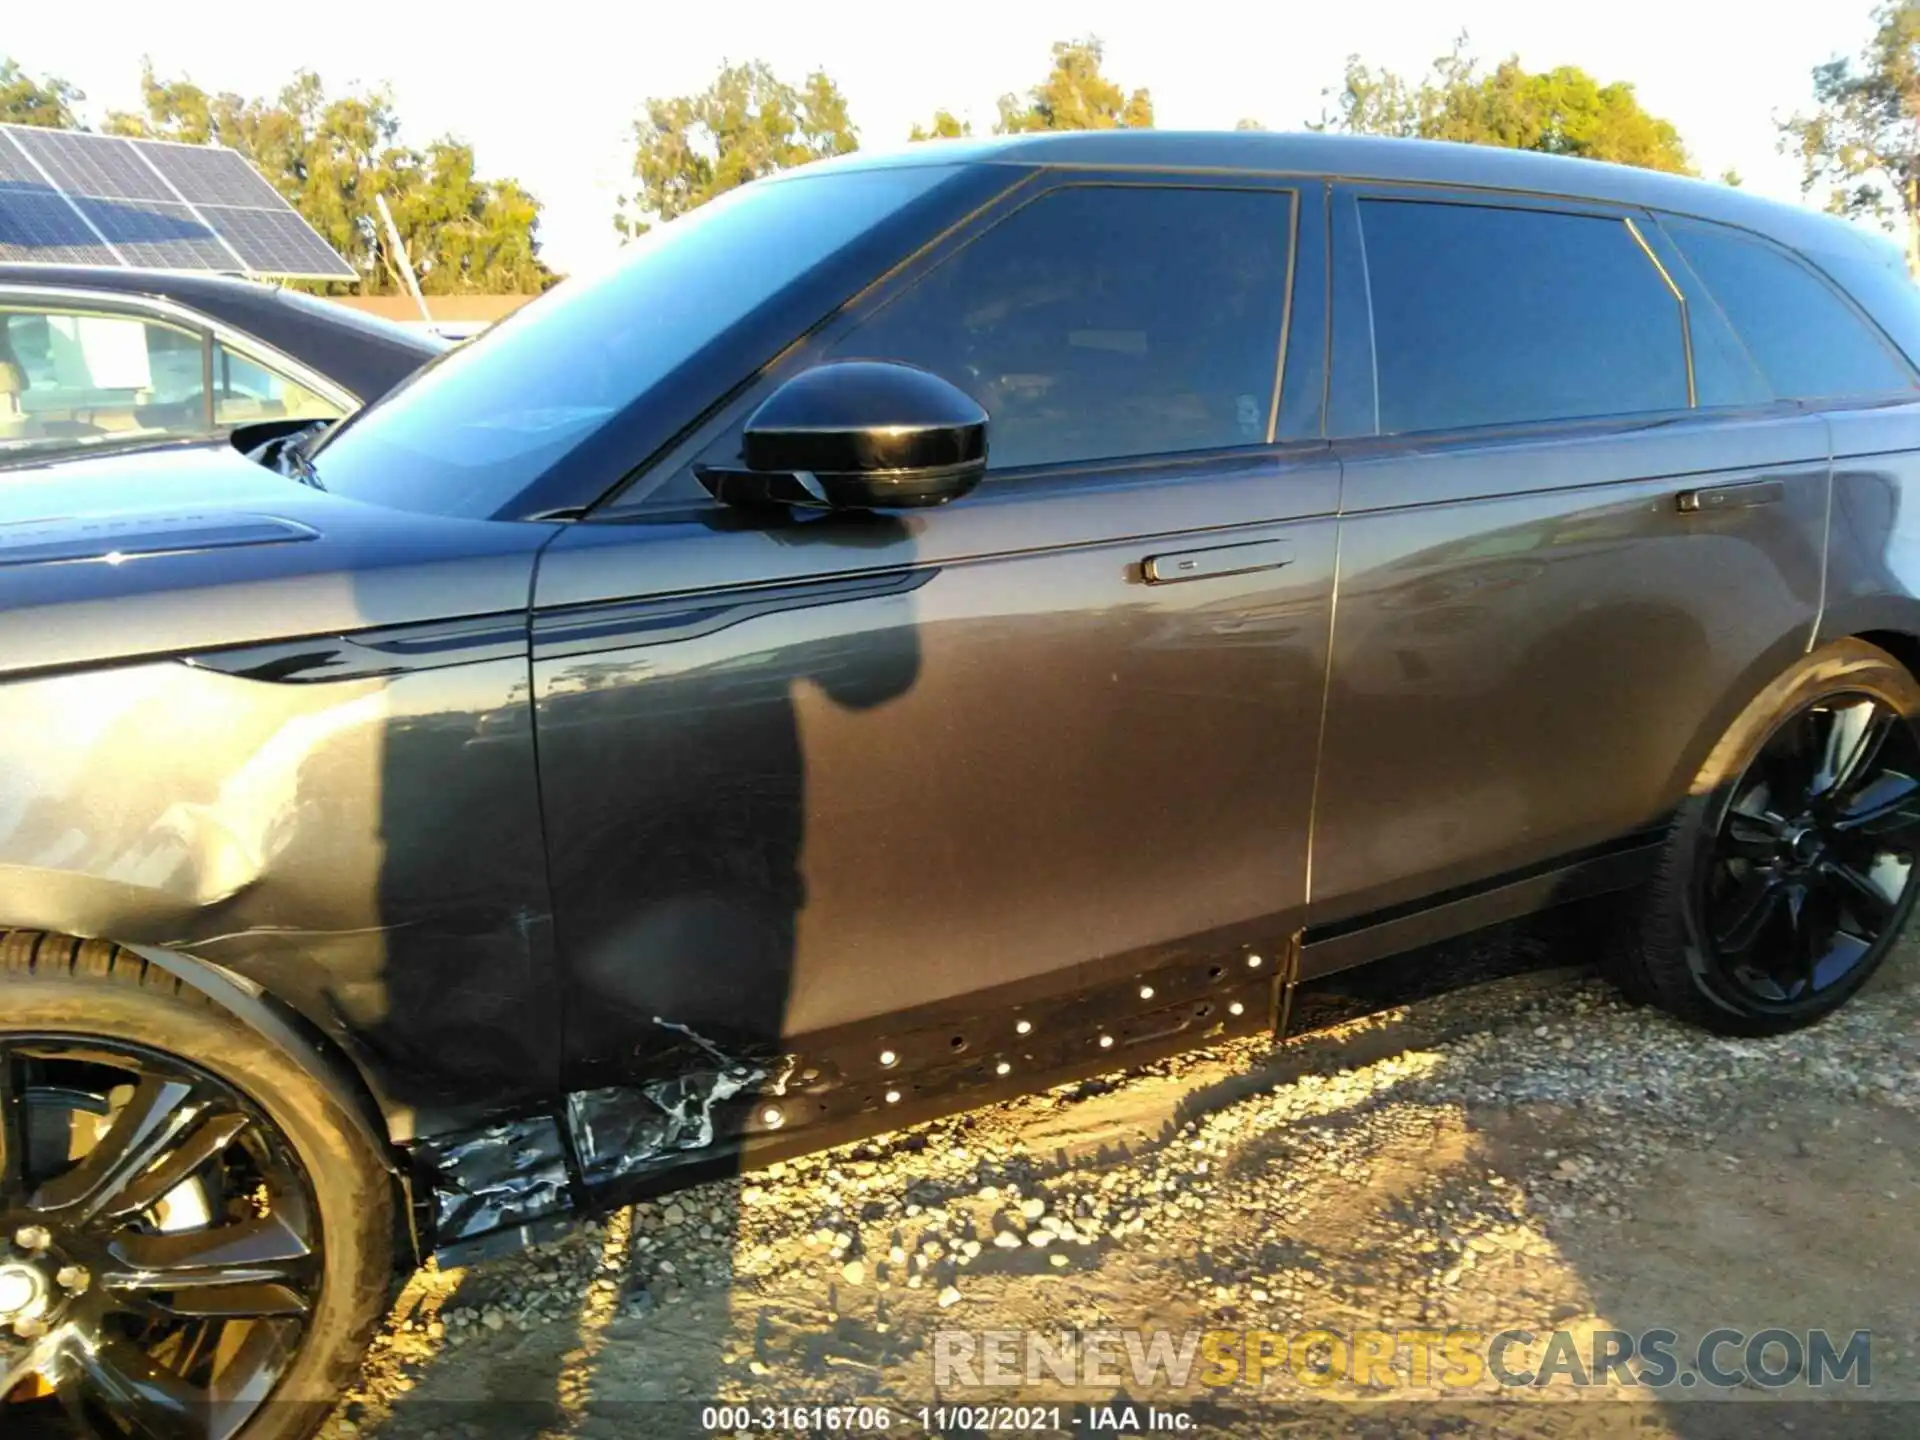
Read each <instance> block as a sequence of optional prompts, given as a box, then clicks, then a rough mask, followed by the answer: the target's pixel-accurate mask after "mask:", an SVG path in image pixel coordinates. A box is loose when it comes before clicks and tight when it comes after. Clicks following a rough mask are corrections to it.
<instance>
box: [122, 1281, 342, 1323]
mask: <svg viewBox="0 0 1920 1440" xmlns="http://www.w3.org/2000/svg"><path fill="white" fill-rule="evenodd" d="M140 1299H141V1306H142V1308H145V1309H147V1310H150V1311H153V1312H155V1313H159V1314H164V1315H170V1316H174V1317H176V1318H179V1319H183V1320H261V1319H266V1318H268V1317H269V1316H276V1315H305V1314H306V1313H307V1312H308V1311H309V1310H310V1309H311V1308H312V1307H311V1306H310V1305H309V1304H308V1303H307V1300H306V1297H305V1296H303V1295H301V1294H300V1292H299V1291H297V1290H295V1289H293V1288H292V1287H291V1286H288V1285H274V1284H267V1283H262V1282H248V1283H245V1284H238V1285H223V1284H212V1285H187V1286H183V1287H181V1288H180V1289H178V1290H156V1291H153V1292H151V1293H149V1294H142V1295H141V1297H140Z"/></svg>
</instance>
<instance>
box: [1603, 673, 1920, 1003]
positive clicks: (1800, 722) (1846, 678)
mask: <svg viewBox="0 0 1920 1440" xmlns="http://www.w3.org/2000/svg"><path fill="white" fill-rule="evenodd" d="M1862 715H1864V716H1865V717H1866V718H1864V719H1860V718H1857V717H1860V716H1862ZM1917 717H1920V683H1916V681H1915V679H1914V677H1913V676H1912V675H1911V674H1910V673H1909V672H1908V671H1907V670H1906V669H1905V668H1904V667H1903V666H1902V665H1901V664H1900V663H1899V662H1898V661H1896V660H1895V659H1894V658H1893V657H1892V656H1891V655H1889V654H1887V653H1886V652H1885V651H1884V650H1881V649H1879V648H1878V647H1876V646H1873V645H1869V644H1867V643H1866V642H1865V641H1861V640H1853V639H1847V640H1841V641H1837V642H1835V643H1834V644H1831V645H1828V646H1825V647H1823V648H1821V649H1820V650H1817V651H1815V652H1813V653H1812V654H1809V655H1807V656H1805V657H1804V658H1802V659H1800V660H1797V661H1795V662H1794V664H1793V665H1792V666H1790V667H1789V668H1788V669H1787V670H1786V671H1785V672H1784V673H1783V674H1781V675H1780V676H1779V677H1778V678H1776V679H1775V680H1774V681H1773V682H1772V683H1771V684H1769V685H1768V686H1767V687H1766V689H1764V690H1763V691H1762V692H1761V693H1760V694H1759V695H1758V696H1756V697H1755V698H1754V700H1753V702H1752V703H1751V704H1750V705H1748V707H1747V708H1746V709H1745V710H1744V711H1743V712H1742V713H1741V714H1740V716H1739V718H1738V719H1736V720H1735V721H1734V722H1733V724H1732V726H1731V727H1730V728H1729V729H1728V730H1727V732H1726V734H1725V735H1724V736H1723V737H1722V738H1721V740H1720V742H1719V743H1718V744H1717V745H1715V747H1714V749H1713V751H1712V753H1711V754H1710V755H1709V756H1708V757H1707V761H1706V763H1705V765H1703V766H1702V767H1701V770H1700V773H1699V775H1698V776H1697V777H1696V778H1695V780H1694V783H1693V785H1692V786H1691V787H1690V790H1689V793H1688V796H1687V798H1686V800H1685V801H1683V802H1682V803H1681V805H1680V807H1679V809H1678V810H1677V811H1676V812H1675V815H1674V818H1673V821H1672V824H1671V826H1670V828H1669V830H1668V833H1667V836H1666V840H1665V843H1664V845H1663V847H1662V849H1661V852H1660V857H1659V860H1658V863H1657V866H1656V869H1655V873H1654V875H1653V878H1652V880H1651V881H1650V883H1649V884H1648V886H1647V889H1646V891H1645V893H1644V895H1643V896H1641V897H1640V899H1639V900H1638V902H1637V903H1635V904H1633V905H1631V906H1629V907H1628V908H1627V909H1626V911H1624V912H1623V915H1622V920H1623V925H1622V931H1623V933H1622V935H1621V937H1620V940H1619V942H1618V943H1617V944H1616V945H1615V946H1614V947H1613V949H1612V951H1611V953H1610V954H1609V956H1608V963H1607V969H1608V971H1609V974H1610V978H1612V979H1613V981H1614V983H1615V984H1616V985H1618V987H1619V988H1620V989H1621V991H1622V992H1623V993H1624V994H1625V995H1626V996H1627V997H1628V998H1629V999H1631V1000H1634V1001H1638V1002H1641V1003H1650V1004H1653V1005H1657V1006H1659V1007H1660V1008H1662V1009H1664V1010H1666V1011H1668V1012H1669V1013H1671V1014H1673V1015H1676V1016H1678V1017H1680V1018H1681V1019H1683V1020H1687V1021H1690V1022H1692V1023H1693V1024H1696V1025H1699V1026H1702V1027H1704V1028H1706V1029H1709V1030H1714V1031H1718V1032H1720V1033H1722V1034H1729V1035H1774V1034H1781V1033H1784V1032H1786V1031H1789V1030H1796V1029H1799V1028H1800V1027H1802V1026H1805V1025H1810V1024H1812V1023H1813V1022H1815V1021H1817V1020H1820V1019H1822V1018H1824V1017H1825V1016H1827V1015H1829V1014H1831V1013H1832V1012H1833V1011H1834V1010H1836V1009H1838V1008H1839V1007H1840V1006H1841V1005H1843V1004H1845V1003H1846V1002H1847V1000H1848V999H1850V998H1851V997H1852V996H1853V995H1854V994H1855V993H1856V992H1857V991H1858V990H1859V989H1860V987H1861V986H1862V985H1864V984H1865V983H1866V981H1867V979H1868V978H1869V977H1870V976H1871V975H1872V974H1873V972H1874V971H1875V970H1876V969H1877V968H1878V967H1879V966H1880V965H1881V963H1883V962H1884V960H1885V959H1886V956H1887V953H1888V952H1889V951H1890V950H1891V949H1892V948H1893V946H1894V944H1895V942H1896V941H1897V939H1898V937H1899V933H1900V931H1901V928H1902V927H1903V925H1904V924H1905V922H1906V919H1907V916H1908V914H1909V913H1910V912H1911V910H1912V908H1913V905H1914V901H1915V896H1916V893H1917V892H1920V884H1916V881H1920V866H1915V865H1914V864H1913V860H1914V858H1915V855H1914V847H1915V846H1916V845H1920V731H1916V727H1915V720H1916V718H1917ZM1822 734H1824V735H1825V736H1826V737H1827V739H1826V741H1825V742H1824V743H1823V742H1821V741H1820V740H1819V738H1818V737H1820V736H1821V735H1822ZM1856 734H1858V736H1859V740H1858V743H1857V745H1856V744H1855V742H1854V741H1853V738H1852V737H1853V736H1854V735H1856ZM1875 734H1877V735H1878V736H1879V739H1878V740H1877V741H1873V740H1871V736H1873V735H1875ZM1833 756H1838V757H1839V758H1840V760H1841V761H1842V762H1843V763H1841V764H1830V763H1828V759H1829V758H1830V757H1833ZM1803 771H1804V772H1805V773H1806V774H1807V775H1808V776H1809V777H1810V780H1809V784H1808V786H1807V787H1806V788H1805V789H1804V791H1803V789H1802V787H1801V786H1800V784H1799V781H1798V776H1799V775H1800V774H1801V773H1802V772H1803ZM1829 776H1831V777H1832V783H1830V784H1828V785H1827V786H1826V788H1825V789H1824V790H1822V788H1821V785H1822V781H1823V779H1824V778H1826V777H1829ZM1876 776H1877V777H1881V778H1882V779H1883V780H1884V781H1885V783H1884V784H1881V786H1880V788H1879V789H1875V790H1871V791H1868V790H1866V788H1865V787H1867V786H1868V785H1871V784H1875V783H1877V782H1876V781H1875V779H1874V777H1876ZM1903 787H1904V788H1903ZM1909 789H1910V790H1912V791H1913V792H1914V794H1915V796H1916V798H1915V800H1914V803H1913V805H1912V806H1911V807H1907V806H1906V805H1905V802H1904V799H1903V798H1901V797H1903V796H1904V793H1905V791H1906V790H1909ZM1776 797H1777V799H1776ZM1888 797H1893V799H1894V800H1896V801H1897V803H1896V804H1895V807H1894V810H1893V811H1892V812H1891V813H1890V815H1889V816H1887V817H1883V818H1876V819H1874V820H1872V821H1870V822H1869V821H1865V820H1862V819H1860V818H1859V817H1861V816H1865V815H1868V814H1870V813H1874V812H1875V810H1876V808H1877V806H1878V805H1879V804H1880V803H1881V802H1882V801H1883V800H1885V799H1887V798H1888ZM1786 810H1791V811H1792V813H1791V814H1784V813H1782V812H1783V811H1786ZM1909 810H1910V811H1911V813H1908V812H1909ZM1756 816H1758V817H1759V818H1756ZM1869 851H1872V852H1874V855H1873V861H1872V864H1871V866H1867V865H1866V862H1865V860H1863V859H1862V858H1861V857H1863V856H1865V855H1867V853H1868V852H1869ZM1882 852H1884V853H1882ZM1902 857H1904V867H1905V868H1904V869H1903V868H1902ZM1855 877H1865V878H1869V879H1871V881H1872V892H1871V894H1870V893H1869V892H1868V891H1867V890H1866V889H1863V888H1861V887H1860V886H1859V885H1857V884H1855V883H1854V879H1855ZM1874 877H1877V878H1874ZM1769 890H1771V893H1772V895H1773V898H1772V899H1768V898H1767V896H1768V893H1769ZM1889 890H1893V891H1895V892H1896V893H1894V894H1892V895H1891V896H1889V894H1888V893H1887V892H1888V891H1889ZM1883 906H1884V908H1883ZM1869 915H1871V916H1872V919H1871V921H1869V920H1868V919H1867V918H1865V917H1867V916H1869ZM1828 918H1831V919H1832V921H1833V924H1834V929H1833V933H1832V935H1831V937H1830V943H1831V946H1832V949H1831V952H1830V953H1829V952H1828V951H1827V949H1826V943H1827V942H1822V941H1821V940H1819V939H1818V938H1817V936H1818V933H1819V932H1820V931H1821V929H1822V928H1823V927H1824V925H1825V923H1826V920H1827V919H1828ZM1806 937H1812V938H1806Z"/></svg>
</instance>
